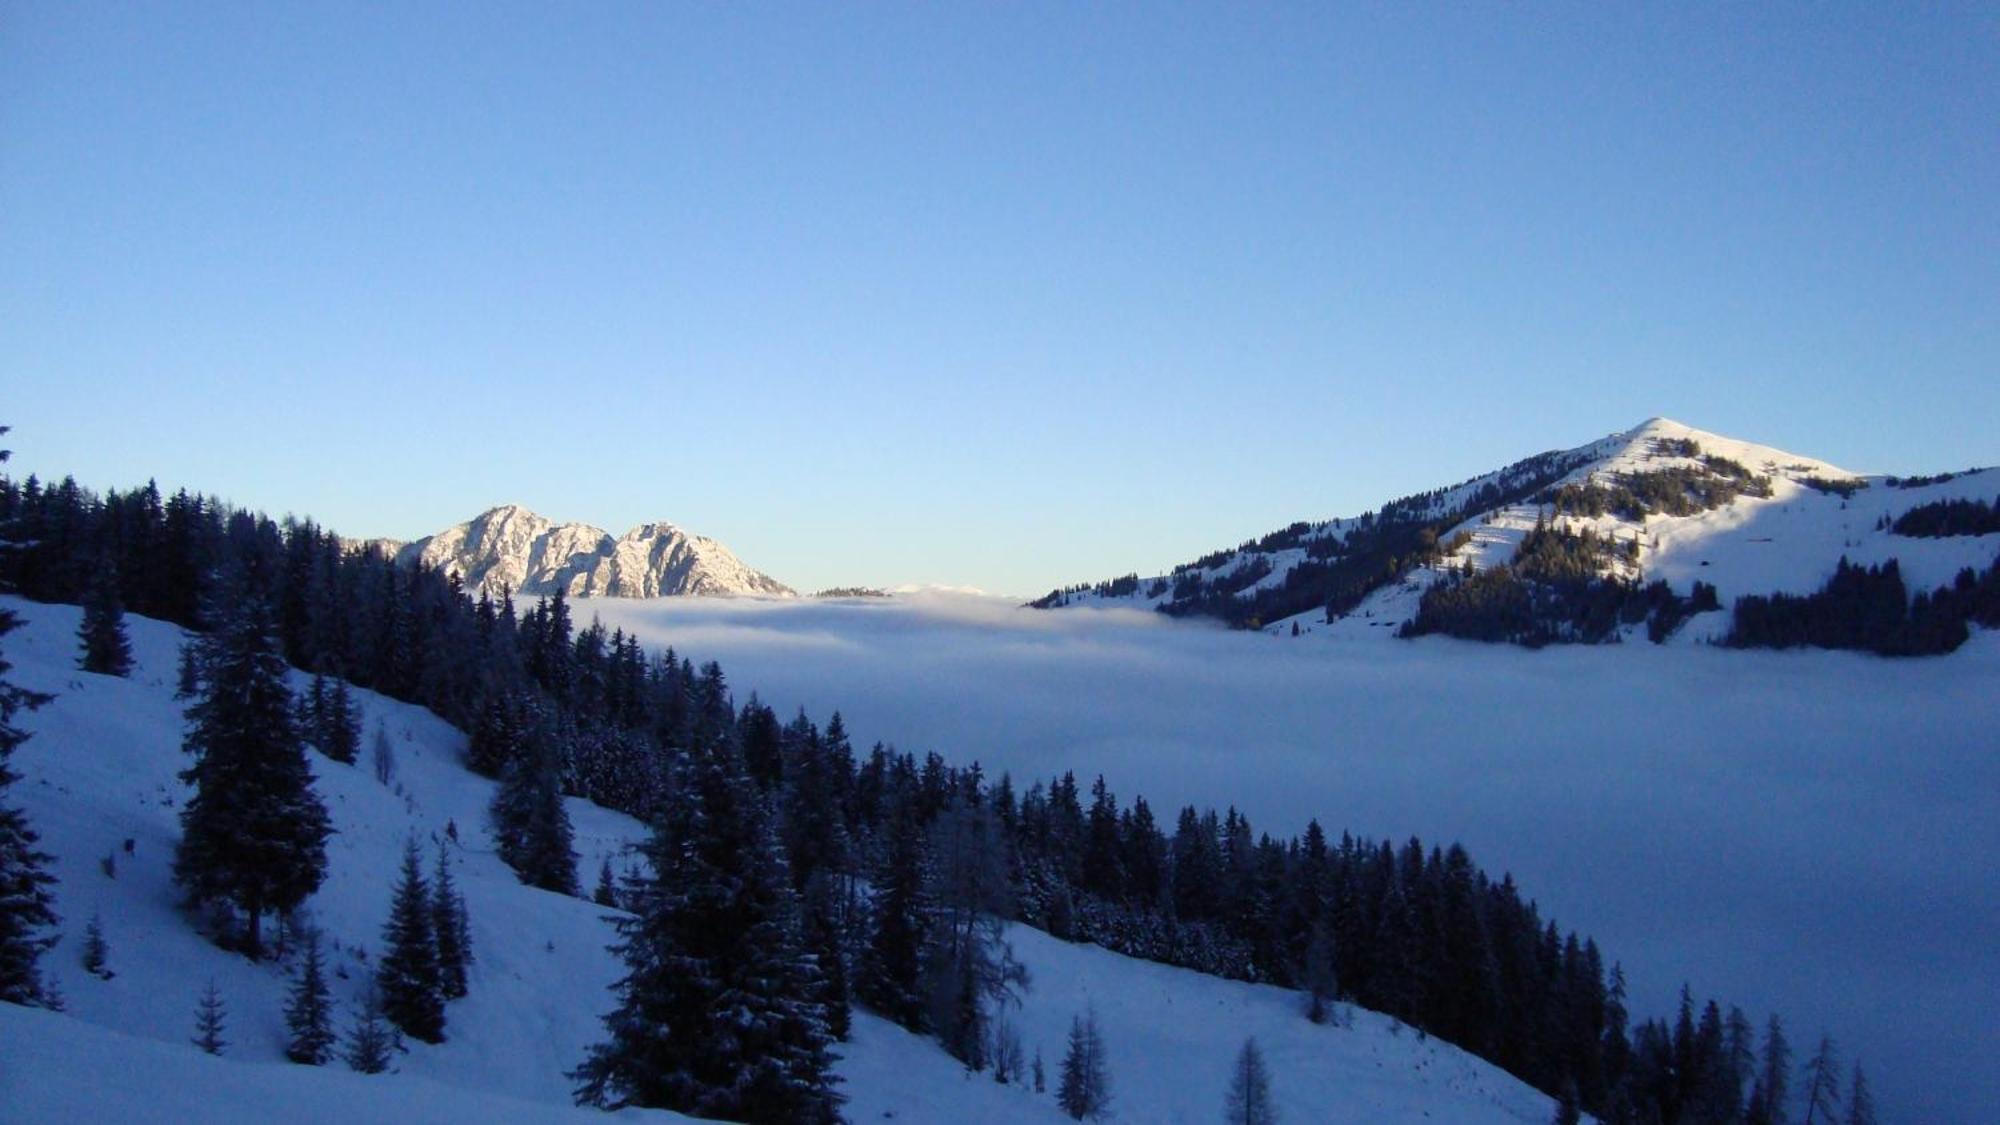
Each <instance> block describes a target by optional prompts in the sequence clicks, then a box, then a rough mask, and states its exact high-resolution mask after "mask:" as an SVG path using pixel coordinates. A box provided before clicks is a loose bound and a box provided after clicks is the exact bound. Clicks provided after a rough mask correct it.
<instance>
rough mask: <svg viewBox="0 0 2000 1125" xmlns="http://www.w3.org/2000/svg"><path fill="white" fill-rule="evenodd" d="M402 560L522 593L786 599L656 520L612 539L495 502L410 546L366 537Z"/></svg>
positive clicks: (478, 585) (776, 587) (739, 564)
mask: <svg viewBox="0 0 2000 1125" xmlns="http://www.w3.org/2000/svg"><path fill="white" fill-rule="evenodd" d="M357 546H361V547H368V546H373V547H376V548H377V549H381V550H383V551H384V553H386V554H390V555H392V556H394V558H395V559H396V561H397V562H399V563H403V564H405V565H415V564H417V563H422V564H424V565H426V566H433V567H442V568H444V569H446V570H449V571H453V572H455V573H457V574H459V575H460V576H461V577H463V578H464V580H465V584H466V586H467V587H468V588H471V589H477V590H484V591H486V592H487V593H489V594H495V595H497V594H499V592H500V590H501V588H502V587H505V588H506V589H509V590H512V591H513V592H515V593H517V594H524V595H527V596H530V597H533V596H537V595H541V594H551V593H554V592H555V591H556V590H561V591H563V592H564V593H565V594H567V595H569V596H570V597H610V598H658V597H670V596H675V595H683V594H687V595H701V596H713V595H735V594H751V595H762V596H766V597H792V596H794V591H793V590H792V588H791V587H789V586H787V585H785V584H784V583H782V582H779V581H778V580H777V579H775V578H772V577H771V576H769V575H767V574H764V573H763V572H761V571H757V570H753V569H751V568H750V567H749V566H746V565H745V564H744V563H743V561H742V560H741V559H738V558H737V557H736V556H735V555H734V554H732V553H731V552H730V550H729V548H727V547H725V546H723V545H722V544H720V543H718V542H716V541H715V540H713V539H709V538H707V537H705V536H701V535H690V534H689V533H687V532H686V531H683V530H682V529H680V528H678V527H675V526H674V525H673V524H670V523H665V522H660V523H649V524H644V525H642V526H640V527H635V528H633V529H632V530H630V531H628V532H626V533H625V534H623V535H621V536H618V537H617V538H615V539H614V538H613V537H612V536H611V534H610V533H609V532H606V531H604V530H602V529H600V528H595V527H591V526H590V525H588V524H581V523H563V524H558V523H553V522H551V521H549V520H547V519H544V518H543V517H541V516H538V515H536V514H535V513H534V512H531V511H529V510H528V509H526V508H523V507H521V506H519V505H517V504H504V505H502V506H500V507H498V508H493V509H491V510H489V511H486V512H482V513H481V514H479V515H478V516H475V517H474V518H472V519H470V520H467V521H466V522H464V523H461V524H458V525H457V526H455V527H448V528H446V529H444V530H443V531H440V532H438V533H437V534H436V535H430V536H426V537H425V538H422V539H419V540H417V541H416V542H414V543H394V542H391V541H385V540H370V541H368V542H366V543H361V544H357Z"/></svg>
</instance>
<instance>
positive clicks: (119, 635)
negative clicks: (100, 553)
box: [76, 559, 132, 676]
mask: <svg viewBox="0 0 2000 1125" xmlns="http://www.w3.org/2000/svg"><path fill="white" fill-rule="evenodd" d="M76 639H77V644H78V646H79V647H80V648H81V650H82V651H81V652H79V653H78V655H77V662H76V663H77V667H79V668H81V669H83V670H84V671H86V672H96V673H98V674H99V675H104V676H129V675H131V674H132V641H131V639H130V638H128V637H127V636H126V635H125V605H124V603H123V602H121V601H119V599H118V569H117V566H116V564H114V563H112V562H111V561H110V560H108V559H107V560H105V561H104V562H103V563H101V564H100V565H99V566H98V568H97V573H96V575H95V576H94V577H93V579H92V581H91V584H90V589H89V591H88V593H87V594H86V595H85V597H84V601H83V624H82V625H80V626H78V627H77V631H76Z"/></svg>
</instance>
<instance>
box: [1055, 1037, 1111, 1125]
mask: <svg viewBox="0 0 2000 1125" xmlns="http://www.w3.org/2000/svg"><path fill="white" fill-rule="evenodd" d="M1056 1103H1057V1104H1058V1105H1060V1106H1062V1110H1063V1112H1064V1113H1067V1114H1069V1115H1070V1116H1071V1117H1073V1118H1075V1119H1076V1120H1078V1121H1096V1120H1099V1119H1100V1118H1102V1117H1104V1116H1105V1115H1106V1114H1108V1113H1110V1112H1111V1072H1110V1070H1109V1068H1108V1065H1107V1064H1106V1062H1105V1059H1104V1034H1103V1032H1101V1031H1099V1030H1098V1027H1097V1012H1096V1011H1095V1010H1092V1011H1090V1012H1087V1013H1085V1014H1084V1015H1082V1016H1072V1017H1071V1018H1070V1021H1069V1049H1068V1051H1067V1052H1065V1053H1064V1055H1063V1061H1062V1077H1061V1078H1060V1080H1059V1081H1058V1082H1057V1084H1056Z"/></svg>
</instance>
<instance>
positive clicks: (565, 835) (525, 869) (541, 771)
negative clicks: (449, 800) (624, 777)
mask: <svg viewBox="0 0 2000 1125" xmlns="http://www.w3.org/2000/svg"><path fill="white" fill-rule="evenodd" d="M493 833H494V836H495V838H496V839H497V841H498V843H499V851H500V858H501V859H503V860H506V861H507V865H508V866H509V867H512V868H513V869H514V874H515V875H516V876H518V877H519V878H520V880H521V881H522V882H523V883H526V884H528V885H529V886H531V887H540V888H542V889H543V890H545V891H554V892H556V893H557V894H565V895H573V894H575V893H576V851H575V849H574V847H573V846H572V839H573V837H572V836H571V832H570V824H569V811H568V810H567V809H565V808H564V807H563V794H562V759H561V755H560V754H559V752H558V747H557V743H556V734H555V732H554V731H553V730H551V729H548V726H547V725H546V724H544V725H543V726H542V728H541V729H537V730H534V731H531V732H530V733H529V735H528V737H527V740H526V744H525V751H524V753H523V754H522V755H521V756H519V757H516V758H515V759H514V760H513V761H512V762H510V763H508V765H507V767H506V769H505V772H504V773H503V774H502V776H501V782H500V788H499V790H498V791H497V792H495V793H494V795H493Z"/></svg>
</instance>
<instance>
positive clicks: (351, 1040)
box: [343, 985, 397, 1074]
mask: <svg viewBox="0 0 2000 1125" xmlns="http://www.w3.org/2000/svg"><path fill="white" fill-rule="evenodd" d="M396 1046H397V1043H396V1030H395V1028H394V1027H392V1026H390V1025H389V1023H388V1022H387V1021H386V1020H384V1019H383V1017H382V994H381V993H380V992H378V991H376V989H375V988H374V986H373V985H370V986H369V989H368V992H367V994H366V995H365V996H363V997H362V1000H361V1011H359V1012H358V1013H356V1014H355V1017H354V1026H352V1027H350V1028H348V1030H347V1051H346V1053H345V1055H344V1056H343V1057H344V1058H345V1059H346V1060H347V1065H348V1066H349V1067H351V1068H352V1069H354V1070H357V1071H360V1072H361V1073H362V1074H380V1073H382V1072H383V1071H385V1070H387V1069H389V1054H390V1052H391V1051H394V1050H395V1049H396Z"/></svg>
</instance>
